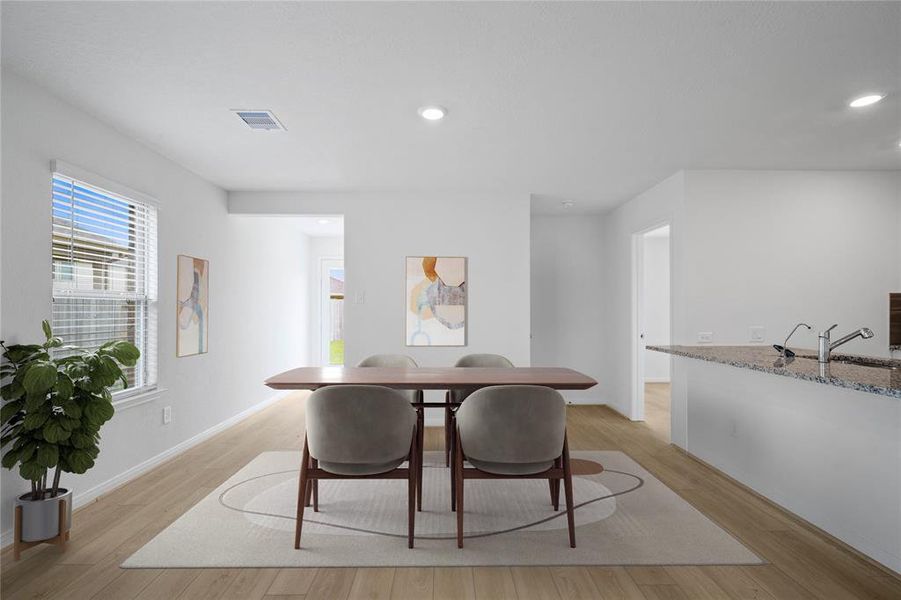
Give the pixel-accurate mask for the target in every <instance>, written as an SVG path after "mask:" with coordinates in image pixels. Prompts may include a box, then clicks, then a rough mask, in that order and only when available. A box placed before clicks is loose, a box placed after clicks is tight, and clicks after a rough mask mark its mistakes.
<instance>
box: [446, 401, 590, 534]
mask: <svg viewBox="0 0 901 600" xmlns="http://www.w3.org/2000/svg"><path fill="white" fill-rule="evenodd" d="M455 421H456V426H457V439H456V442H455V445H454V477H455V485H454V488H455V490H454V493H455V495H456V505H457V506H456V510H457V546H458V547H460V548H462V547H463V489H464V485H463V484H464V481H465V480H466V479H495V478H514V479H516V478H520V479H547V480H548V481H549V482H550V484H549V485H550V491H551V502H552V504H554V510H557V507H558V502H559V494H560V480H561V479H562V480H563V485H564V488H565V496H566V513H567V514H566V517H567V521H568V524H569V545H570V546H571V547H573V548H575V547H576V532H575V519H574V516H573V491H572V468H571V466H570V460H569V445H568V443H567V441H566V402H565V401H564V400H563V396H561V395H560V393H559V392H557V391H556V390H553V389H551V388H547V387H541V386H534V385H499V386H493V387H487V388H482V389H480V390H477V391H475V392H473V393H472V394H470V395H469V397H467V398H466V400H465V401H464V402H463V404H462V405H461V406H460V408H459V409H457V412H456V418H455ZM464 461H469V464H470V465H472V467H474V468H472V469H464V467H463V463H464Z"/></svg>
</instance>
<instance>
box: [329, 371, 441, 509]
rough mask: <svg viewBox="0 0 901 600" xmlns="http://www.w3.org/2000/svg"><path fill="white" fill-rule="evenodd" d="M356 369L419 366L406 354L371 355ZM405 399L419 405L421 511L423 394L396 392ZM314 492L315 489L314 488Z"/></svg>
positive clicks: (418, 497)
mask: <svg viewBox="0 0 901 600" xmlns="http://www.w3.org/2000/svg"><path fill="white" fill-rule="evenodd" d="M357 366H358V367H374V368H377V367H387V368H396V369H417V368H419V365H418V364H416V361H415V360H413V358H412V357H410V356H407V355H406V354H373V355H372V356H367V357H366V358H364V359H363V360H361V361H360V362H359V363H357ZM397 391H398V392H400V393H401V394H403V395H404V396H406V397H407V398H409V400H410V403H411V404H420V406H417V407H416V418H417V421H416V431H418V432H419V443H418V448H419V473H417V477H416V481H417V484H416V507H417V509H418V510H420V511H421V510H422V464H423V463H422V452H423V447H424V442H425V437H424V436H425V409H423V408H422V406H421V404H422V401H423V393H422V390H397ZM314 491H315V488H314Z"/></svg>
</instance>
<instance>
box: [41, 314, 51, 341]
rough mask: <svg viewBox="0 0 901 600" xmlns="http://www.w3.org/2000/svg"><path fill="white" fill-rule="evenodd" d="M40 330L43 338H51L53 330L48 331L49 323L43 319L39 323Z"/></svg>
mask: <svg viewBox="0 0 901 600" xmlns="http://www.w3.org/2000/svg"><path fill="white" fill-rule="evenodd" d="M41 329H43V330H44V336H45V337H46V338H47V339H48V340H49V339H50V338H52V337H53V330H52V329H50V321H48V320H46V319H44V320H43V321H41Z"/></svg>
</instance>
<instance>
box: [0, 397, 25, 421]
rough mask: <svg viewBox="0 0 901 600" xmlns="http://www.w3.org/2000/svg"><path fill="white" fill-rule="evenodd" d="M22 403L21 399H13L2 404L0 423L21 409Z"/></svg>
mask: <svg viewBox="0 0 901 600" xmlns="http://www.w3.org/2000/svg"><path fill="white" fill-rule="evenodd" d="M23 404H24V403H23V402H22V401H21V400H13V401H12V402H7V403H6V404H4V405H3V408H0V423H6V422H7V421H9V420H10V419H11V418H13V416H14V415H15V414H16V413H18V412H19V411H20V410H22V405H23Z"/></svg>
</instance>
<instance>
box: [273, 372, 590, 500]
mask: <svg viewBox="0 0 901 600" xmlns="http://www.w3.org/2000/svg"><path fill="white" fill-rule="evenodd" d="M597 383H598V382H597V381H595V380H594V379H592V378H591V377H589V376H588V375H585V374H584V373H580V372H579V371H576V370H574V369H567V368H564V367H411V368H401V367H342V366H329V367H297V368H295V369H290V370H288V371H284V372H283V373H279V374H278V375H273V376H272V377H270V378H268V379H267V380H266V381H265V384H266V385H267V386H268V387H270V388H272V389H274V390H318V389H319V388H323V387H327V386H331V385H379V386H383V387H388V388H392V389H396V390H447V391H450V390H465V391H470V392H471V391H474V390H476V389H478V388H483V387H489V386H493V385H540V386H544V387H549V388H553V389H556V390H587V389H589V388H592V387H594V386H595V385H597ZM419 398H420V401H419V402H411V403H410V404H411V405H412V406H413V407H414V408H416V412H417V430H418V436H419V449H420V453H421V452H422V449H423V441H424V439H423V432H424V429H425V427H424V425H425V423H424V421H425V418H424V413H425V411H424V409H425V408H447V407H448V406H455V405H456V404H458V403H457V402H455V401H454V400H453V398H454V396H453V395H452V394H447V395H446V397H445V400H444V401H443V402H434V401H431V402H427V401H426V400H425V398H424V396H422V395H420V396H419ZM449 438H450V444H451V445H453V443H454V436H453V433H452V431H451V432H450V435H449ZM418 462H419V471H420V472H419V475H418V477H417V479H418V482H417V486H416V487H417V491H416V496H417V498H416V504H417V507H418V509H419V510H422V455H421V454H420V460H419V461H418ZM451 487H452V488H453V487H454V486H453V485H452V486H451ZM310 500H311V497H310V495H309V494H308V495H307V499H306V503H307V504H309V503H310Z"/></svg>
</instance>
